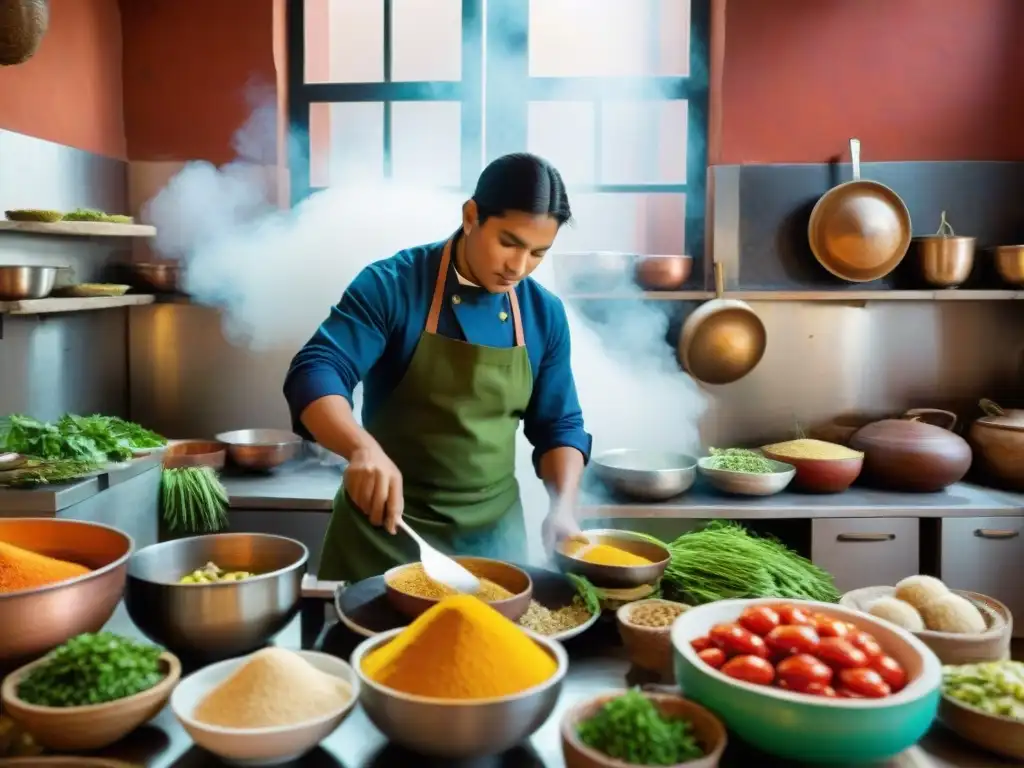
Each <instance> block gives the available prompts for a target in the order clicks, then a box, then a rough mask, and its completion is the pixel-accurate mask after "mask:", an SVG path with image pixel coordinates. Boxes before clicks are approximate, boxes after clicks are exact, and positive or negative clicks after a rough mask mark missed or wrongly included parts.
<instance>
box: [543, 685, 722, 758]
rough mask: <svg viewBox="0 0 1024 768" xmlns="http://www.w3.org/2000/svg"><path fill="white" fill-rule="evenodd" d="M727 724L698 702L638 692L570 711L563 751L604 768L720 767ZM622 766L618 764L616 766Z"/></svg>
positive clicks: (564, 727)
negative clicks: (613, 766) (605, 766)
mask: <svg viewBox="0 0 1024 768" xmlns="http://www.w3.org/2000/svg"><path fill="white" fill-rule="evenodd" d="M725 743H726V734H725V728H724V726H723V725H722V724H721V722H720V721H719V720H718V719H717V718H716V717H715V716H714V715H712V714H711V713H710V712H708V711H707V710H706V709H704V708H703V707H701V706H699V705H698V704H695V703H694V702H691V701H688V700H686V699H683V698H680V697H678V696H674V695H667V694H647V693H642V692H641V691H639V690H637V689H633V690H630V691H626V692H625V693H621V694H613V695H604V696H600V697H598V698H596V699H593V700H591V701H587V702H584V703H582V704H580V705H578V706H577V707H575V708H574V709H572V710H570V711H569V713H568V714H567V715H566V717H565V719H564V720H563V721H562V749H563V751H564V753H565V755H566V762H567V763H570V764H571V762H572V761H571V760H570V754H571V755H572V756H575V757H579V758H585V759H588V760H590V761H591V762H592V763H594V764H597V765H600V764H602V761H604V762H606V763H607V764H609V765H611V764H621V763H625V764H627V765H635V766H677V765H692V766H694V768H703V766H715V765H718V760H719V758H720V757H721V754H722V752H723V751H724V749H725ZM616 761H617V762H616Z"/></svg>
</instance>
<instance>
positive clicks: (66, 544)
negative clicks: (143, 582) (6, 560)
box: [0, 517, 135, 677]
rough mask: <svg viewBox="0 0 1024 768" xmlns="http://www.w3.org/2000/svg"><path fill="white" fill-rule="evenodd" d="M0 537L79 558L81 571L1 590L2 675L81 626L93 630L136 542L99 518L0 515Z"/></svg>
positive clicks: (109, 605)
mask: <svg viewBox="0 0 1024 768" xmlns="http://www.w3.org/2000/svg"><path fill="white" fill-rule="evenodd" d="M0 541H3V542H6V543H8V544H13V545H14V546H16V547H21V548H22V549H27V550H30V551H32V552H38V553H40V554H43V555H49V556H50V557H56V558H60V559H62V560H70V561H72V562H75V563H81V564H82V565H85V566H87V567H89V568H92V569H93V570H92V571H91V572H90V573H88V574H86V575H85V576H79V577H78V578H75V579H70V580H68V581H62V582H59V583H57V584H52V585H49V586H45V587H39V588H38V589H28V590H22V591H18V592H6V593H3V592H0V677H3V675H4V673H5V672H9V671H11V670H12V669H15V668H17V667H19V666H21V665H22V664H24V663H27V662H29V661H32V660H34V659H36V658H38V657H40V656H42V655H44V654H46V653H49V652H50V651H52V650H53V649H54V648H56V647H57V646H58V645H60V644H61V643H63V642H64V641H65V640H68V639H69V638H72V637H74V636H75V635H78V634H81V633H82V632H97V631H99V630H100V629H102V627H103V625H104V624H106V623H107V621H108V620H109V619H110V617H111V615H112V614H113V613H114V609H115V608H117V604H118V602H120V600H121V594H122V592H123V591H124V583H125V573H126V571H127V568H128V558H129V557H131V553H132V550H133V549H134V548H135V544H134V542H133V541H132V538H131V536H128V535H127V534H125V533H122V532H121V531H118V530H116V529H114V528H109V527H107V526H105V525H100V524H99V523H88V522H84V521H80V520H58V519H55V518H25V517H11V518H0Z"/></svg>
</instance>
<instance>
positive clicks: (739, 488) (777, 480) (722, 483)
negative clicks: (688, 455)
mask: <svg viewBox="0 0 1024 768" xmlns="http://www.w3.org/2000/svg"><path fill="white" fill-rule="evenodd" d="M713 458H714V457H713V456H705V457H704V458H703V459H700V460H698V461H697V469H698V471H699V472H700V473H701V474H702V475H703V476H704V477H706V478H707V480H708V482H709V483H711V485H712V486H714V487H715V488H716V489H717V490H719V491H721V492H722V493H730V494H733V495H736V496H774V495H775V494H776V493H779V492H781V491H784V490H785V489H786V486H787V485H789V484H790V482H792V480H793V478H794V477H796V467H794V466H793V465H792V464H784V463H782V462H781V461H772V460H771V459H768V461H771V463H772V465H773V467H774V469H775V471H774V472H767V473H764V474H755V473H753V472H733V471H732V470H728V469H715V468H714V467H713V466H711V463H712V459H713Z"/></svg>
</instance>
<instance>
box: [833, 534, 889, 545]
mask: <svg viewBox="0 0 1024 768" xmlns="http://www.w3.org/2000/svg"><path fill="white" fill-rule="evenodd" d="M895 538H896V534H895V533H840V534H839V535H838V536H836V541H847V542H854V541H856V542H861V543H863V542H866V541H892V540H893V539H895Z"/></svg>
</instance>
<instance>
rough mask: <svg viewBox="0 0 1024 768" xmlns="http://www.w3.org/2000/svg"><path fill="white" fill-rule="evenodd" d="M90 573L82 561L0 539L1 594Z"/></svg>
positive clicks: (35, 587) (43, 585) (46, 584)
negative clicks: (48, 554) (44, 552)
mask: <svg viewBox="0 0 1024 768" xmlns="http://www.w3.org/2000/svg"><path fill="white" fill-rule="evenodd" d="M87 573H89V569H88V568H86V567H85V566H84V565H79V564H78V563H70V562H68V561H67V560H57V559H56V558H53V557H47V556H46V555H40V554H39V553H37V552H32V551H30V550H27V549H22V548H21V547H16V546H14V545H13V544H8V543H6V542H3V541H0V594H3V593H5V592H19V591H21V590H23V589H37V588H39V587H45V586H48V585H50V584H55V583H57V582H59V581H67V580H68V579H74V578H76V577H78V576H84V575H85V574H87Z"/></svg>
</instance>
